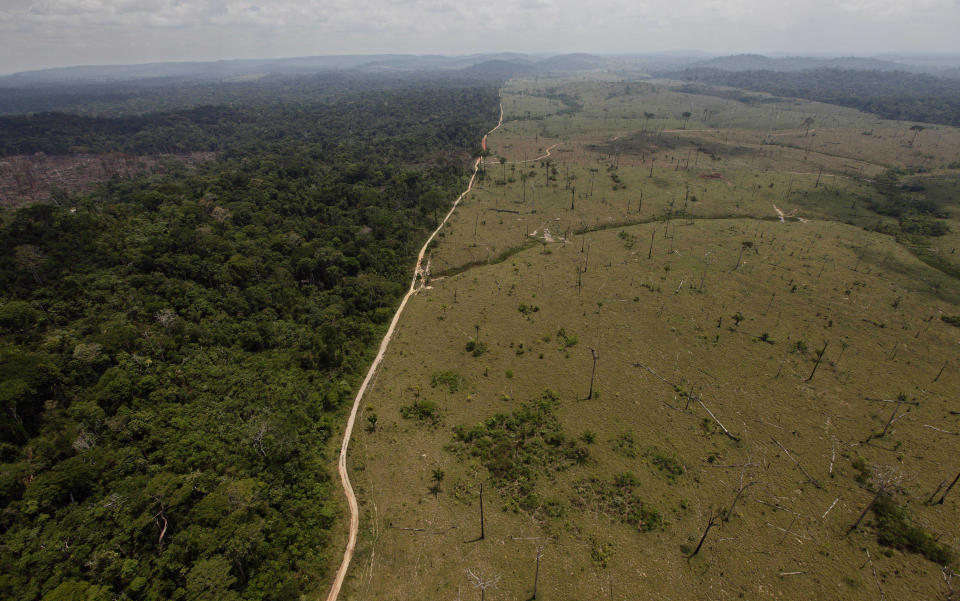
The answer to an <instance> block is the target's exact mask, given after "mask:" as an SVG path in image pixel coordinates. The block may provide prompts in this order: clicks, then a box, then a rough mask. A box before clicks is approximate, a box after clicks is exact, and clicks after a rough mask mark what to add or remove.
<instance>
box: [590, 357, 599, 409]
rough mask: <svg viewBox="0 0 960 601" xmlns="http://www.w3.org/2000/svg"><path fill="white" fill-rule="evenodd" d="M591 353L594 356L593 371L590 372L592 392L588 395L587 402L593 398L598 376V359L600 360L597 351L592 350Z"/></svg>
mask: <svg viewBox="0 0 960 601" xmlns="http://www.w3.org/2000/svg"><path fill="white" fill-rule="evenodd" d="M590 352H591V353H592V354H593V370H592V371H591V372H590V392H589V393H587V400H590V399H592V398H593V380H594V378H595V377H596V376H597V359H599V358H600V354H599V353H598V352H597V351H596V349H590Z"/></svg>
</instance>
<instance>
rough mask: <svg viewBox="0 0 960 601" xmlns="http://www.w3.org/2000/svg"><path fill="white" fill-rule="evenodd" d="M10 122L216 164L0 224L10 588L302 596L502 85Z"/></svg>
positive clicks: (2, 445)
mask: <svg viewBox="0 0 960 601" xmlns="http://www.w3.org/2000/svg"><path fill="white" fill-rule="evenodd" d="M388 87H390V89H389V90H381V91H376V90H373V89H372V86H371V85H368V84H365V85H364V86H363V88H362V89H361V90H359V91H347V92H344V93H341V94H339V95H338V96H336V97H335V98H325V99H324V100H323V101H319V102H312V103H311V102H306V101H301V102H282V103H270V104H263V103H259V102H251V103H249V104H246V105H239V104H235V105H233V106H206V107H202V108H191V109H185V110H174V111H166V112H161V113H152V114H145V115H140V116H133V117H123V118H116V119H110V118H102V117H97V118H92V117H78V116H75V115H65V114H44V115H37V116H34V117H25V116H21V117H11V118H6V119H4V120H3V121H2V126H0V140H3V142H2V144H3V152H4V153H10V152H25V151H26V152H33V151H43V152H52V153H56V152H68V151H72V150H75V149H76V148H77V147H85V148H89V149H95V150H96V151H114V150H123V151H132V152H151V151H153V152H162V151H169V150H172V149H173V148H176V149H178V150H183V151H192V150H199V149H211V150H216V151H217V152H218V158H217V160H215V161H211V162H208V163H203V164H201V165H199V166H197V167H195V168H191V169H187V168H185V167H184V168H181V169H179V170H178V171H176V172H172V173H167V174H165V175H160V176H142V177H137V178H115V179H113V180H111V181H108V182H105V183H104V184H103V185H101V186H100V187H99V188H98V189H97V190H96V191H95V192H93V193H90V194H87V195H84V196H81V197H72V198H69V199H68V201H67V202H64V203H61V204H62V206H55V205H51V204H42V205H34V206H30V207H26V208H23V209H20V210H18V211H16V212H15V213H14V212H9V211H8V212H7V213H5V214H0V405H2V407H0V598H3V599H10V600H35V599H44V600H49V601H54V600H66V599H70V600H73V599H88V600H95V599H96V600H99V599H104V600H105V599H117V598H119V599H140V600H160V599H191V600H199V599H210V600H213V599H219V600H229V599H284V600H287V599H295V598H298V596H299V595H300V594H302V593H304V592H308V591H315V590H316V589H317V588H318V587H321V586H322V585H323V582H324V578H325V577H326V576H328V575H329V570H330V567H331V566H330V563H329V560H330V559H331V558H333V557H334V556H337V555H339V554H340V553H341V551H342V549H340V548H331V540H330V528H331V526H332V525H333V523H334V520H335V519H336V518H337V516H338V507H339V501H338V498H337V495H338V494H339V484H338V482H337V481H336V479H335V477H334V474H333V472H332V469H331V466H332V465H333V464H334V458H333V457H334V455H333V450H332V447H333V446H334V445H332V444H328V442H329V441H331V439H332V438H336V435H337V432H338V431H339V428H340V425H341V424H340V421H339V419H340V417H342V414H343V412H344V411H345V409H346V407H347V406H348V405H349V400H350V399H351V397H352V392H353V391H354V389H355V387H356V385H357V383H358V381H357V380H358V377H359V375H360V374H361V372H362V370H363V368H364V367H365V364H366V363H367V362H368V361H369V359H370V358H371V356H372V351H373V347H374V345H375V343H376V342H377V341H378V340H379V336H380V335H381V334H382V331H383V330H384V329H385V326H386V324H387V322H388V321H389V318H390V316H391V315H392V311H393V308H394V306H395V304H396V302H398V300H399V298H400V296H401V295H402V292H403V290H404V288H405V284H406V281H407V278H408V277H409V271H410V265H411V262H412V257H413V256H414V255H415V253H416V251H417V249H418V246H419V244H421V243H422V240H423V239H424V238H425V235H426V232H427V231H428V230H429V229H431V227H432V226H433V225H434V223H435V222H436V219H437V215H438V213H440V214H442V211H444V210H445V209H446V207H448V206H449V203H450V202H451V201H452V199H453V198H454V197H455V196H456V194H457V193H458V191H459V190H460V188H461V187H462V186H463V185H464V182H465V175H466V174H465V168H464V166H465V165H466V164H467V162H466V161H465V159H466V158H468V157H469V155H470V154H471V153H473V152H476V151H477V145H478V143H479V140H480V138H481V135H482V132H483V131H485V130H486V129H488V128H489V127H490V126H492V125H493V124H494V123H495V122H496V118H497V114H498V110H497V91H496V88H495V87H493V86H489V85H485V84H484V85H479V84H478V85H473V86H465V85H463V84H461V83H457V84H447V85H444V84H443V83H442V82H441V81H439V80H436V81H435V82H434V84H433V85H431V86H427V87H425V86H422V85H418V86H416V87H407V88H399V87H397V86H393V85H391V86H388Z"/></svg>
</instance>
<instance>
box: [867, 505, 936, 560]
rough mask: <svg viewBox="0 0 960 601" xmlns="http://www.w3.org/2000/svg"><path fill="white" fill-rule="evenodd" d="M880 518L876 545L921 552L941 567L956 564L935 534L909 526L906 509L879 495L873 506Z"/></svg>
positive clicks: (875, 514) (874, 511)
mask: <svg viewBox="0 0 960 601" xmlns="http://www.w3.org/2000/svg"><path fill="white" fill-rule="evenodd" d="M873 514H874V516H876V518H877V542H878V543H880V544H881V545H884V546H887V547H892V548H894V549H900V550H903V551H910V552H911V553H919V554H920V555H923V556H924V557H926V558H927V559H929V560H930V561H932V562H934V563H937V564H940V565H942V566H946V565H949V564H950V563H952V562H953V558H954V554H953V551H951V550H950V548H949V547H947V546H945V545H941V544H940V543H938V542H937V540H936V539H935V538H934V537H933V535H932V534H930V533H929V532H927V531H926V530H924V529H923V528H920V527H919V526H914V525H913V524H911V523H910V520H909V518H908V516H907V510H906V508H905V507H901V506H900V505H897V503H896V502H895V501H894V500H893V497H891V496H890V495H886V494H883V495H880V496H879V497H878V498H877V500H876V502H875V503H874V504H873Z"/></svg>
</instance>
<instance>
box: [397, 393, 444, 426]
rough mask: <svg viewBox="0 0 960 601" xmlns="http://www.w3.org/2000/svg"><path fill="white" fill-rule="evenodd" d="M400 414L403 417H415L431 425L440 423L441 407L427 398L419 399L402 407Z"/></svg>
mask: <svg viewBox="0 0 960 601" xmlns="http://www.w3.org/2000/svg"><path fill="white" fill-rule="evenodd" d="M400 415H401V416H402V417H403V419H415V420H417V421H420V422H427V423H429V424H430V425H431V426H438V425H440V421H441V418H440V408H439V407H438V406H437V404H436V403H434V402H433V401H428V400H426V399H424V400H421V399H417V400H416V401H414V402H413V403H412V404H410V405H404V406H403V407H400Z"/></svg>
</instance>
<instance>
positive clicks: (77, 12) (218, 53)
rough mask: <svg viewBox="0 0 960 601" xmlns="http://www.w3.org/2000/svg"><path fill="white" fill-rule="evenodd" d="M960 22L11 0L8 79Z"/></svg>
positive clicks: (755, 47)
mask: <svg viewBox="0 0 960 601" xmlns="http://www.w3.org/2000/svg"><path fill="white" fill-rule="evenodd" d="M957 25H960V0H793V1H787V0H686V1H677V0H480V1H479V2H465V1H463V0H458V1H453V0H356V1H354V0H0V74H5V73H12V72H16V71H24V70H30V69H39V68H45V67H58V66H70V65H82V64H87V65H89V64H133V63H143V62H157V61H190V60H217V59H230V58H280V57H290V56H312V55H320V54H380V53H400V54H471V53H475V52H499V51H513V52H530V53H562V52H592V53H600V54H630V53H649V52H660V51H675V50H680V49H685V50H691V49H698V50H702V51H706V52H711V53H716V54H732V53H740V52H759V53H787V54H814V53H816V54H837V55H844V56H849V55H860V56H863V55H874V54H884V53H960V35H957V32H956V29H957Z"/></svg>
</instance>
